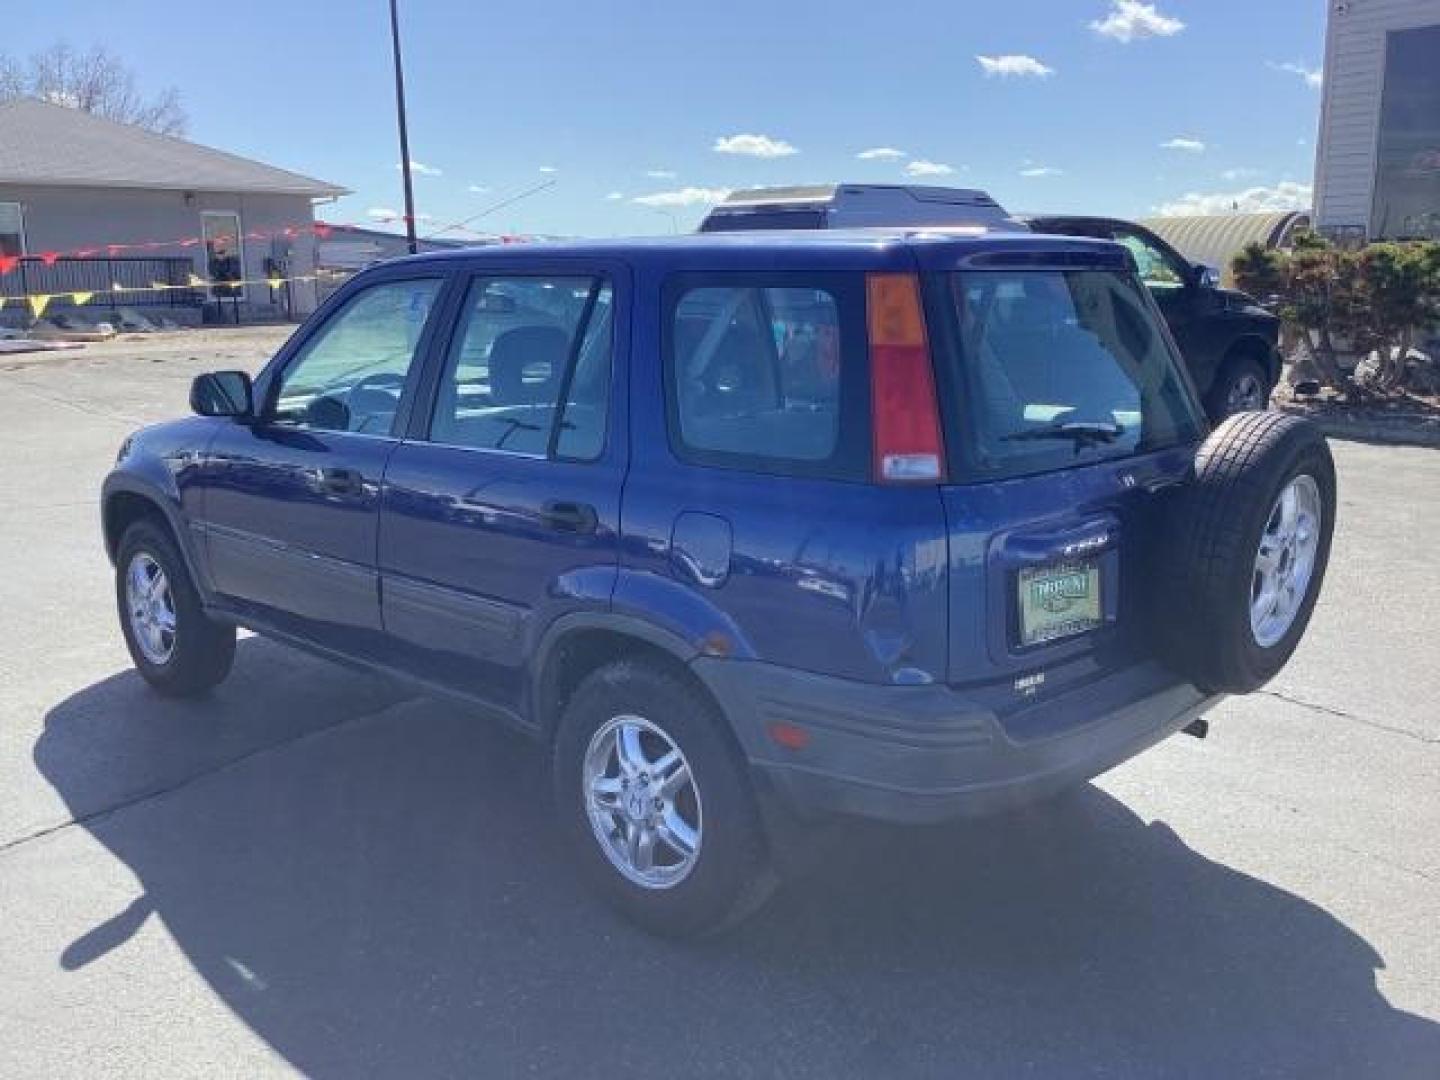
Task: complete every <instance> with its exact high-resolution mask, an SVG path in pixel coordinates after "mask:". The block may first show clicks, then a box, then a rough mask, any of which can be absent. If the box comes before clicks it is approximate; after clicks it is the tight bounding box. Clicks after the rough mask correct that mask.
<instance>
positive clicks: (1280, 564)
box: [1250, 473, 1323, 649]
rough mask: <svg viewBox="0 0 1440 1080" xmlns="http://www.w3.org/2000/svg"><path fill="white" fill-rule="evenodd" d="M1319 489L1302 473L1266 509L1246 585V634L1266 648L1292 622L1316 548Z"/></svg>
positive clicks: (1301, 597)
mask: <svg viewBox="0 0 1440 1080" xmlns="http://www.w3.org/2000/svg"><path fill="white" fill-rule="evenodd" d="M1322 513H1323V511H1322V510H1321V508H1320V487H1319V485H1318V484H1316V483H1315V479H1314V477H1312V476H1309V475H1306V474H1303V473H1302V474H1301V475H1299V476H1297V477H1295V478H1294V479H1293V480H1291V481H1290V483H1288V484H1286V485H1285V487H1284V489H1283V490H1282V491H1281V492H1280V495H1279V497H1278V498H1276V500H1275V505H1274V506H1273V507H1271V509H1270V516H1269V518H1268V519H1267V520H1266V522H1265V531H1264V532H1263V533H1261V534H1260V547H1259V550H1258V551H1257V552H1256V553H1255V571H1254V574H1253V576H1252V578H1251V583H1250V633H1251V634H1252V635H1253V636H1254V638H1255V644H1257V645H1259V646H1260V647H1261V648H1264V649H1268V648H1270V647H1271V646H1272V645H1275V644H1276V643H1277V642H1279V641H1280V639H1281V638H1283V637H1284V636H1285V634H1286V633H1287V632H1288V631H1289V629H1290V627H1291V625H1292V624H1293V623H1294V622H1295V616H1296V615H1297V614H1298V613H1299V611H1300V606H1301V604H1303V603H1304V602H1305V594H1306V592H1307V590H1308V589H1309V588H1310V578H1311V575H1313V574H1314V572H1315V555H1316V553H1317V551H1318V550H1319V548H1320V524H1321V520H1320V519H1321V515H1322Z"/></svg>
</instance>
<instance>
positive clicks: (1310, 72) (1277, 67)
mask: <svg viewBox="0 0 1440 1080" xmlns="http://www.w3.org/2000/svg"><path fill="white" fill-rule="evenodd" d="M1265 66H1266V67H1268V68H1269V69H1270V70H1271V71H1283V72H1285V73H1286V74H1287V75H1296V76H1299V77H1300V78H1302V79H1304V80H1305V85H1306V86H1308V87H1310V88H1311V89H1312V90H1319V89H1320V86H1321V84H1322V83H1324V82H1325V73H1324V72H1322V71H1321V70H1320V69H1319V68H1308V67H1306V66H1305V65H1304V64H1291V63H1284V64H1277V63H1275V62H1274V61H1273V60H1267V61H1266V62H1265Z"/></svg>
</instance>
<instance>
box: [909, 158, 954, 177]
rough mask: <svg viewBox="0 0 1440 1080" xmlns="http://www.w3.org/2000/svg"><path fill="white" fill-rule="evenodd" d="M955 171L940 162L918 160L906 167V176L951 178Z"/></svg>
mask: <svg viewBox="0 0 1440 1080" xmlns="http://www.w3.org/2000/svg"><path fill="white" fill-rule="evenodd" d="M954 171H955V170H954V169H953V168H951V167H950V166H949V165H945V164H943V163H941V162H939V161H926V160H925V159H924V158H916V159H915V160H914V161H912V162H909V163H908V164H907V165H906V166H905V175H906V176H949V175H950V174H951V173H953V172H954Z"/></svg>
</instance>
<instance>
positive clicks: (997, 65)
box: [975, 53, 1055, 79]
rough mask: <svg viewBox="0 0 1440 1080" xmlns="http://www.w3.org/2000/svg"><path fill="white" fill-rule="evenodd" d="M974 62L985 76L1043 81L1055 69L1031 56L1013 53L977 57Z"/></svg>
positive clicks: (1052, 73) (1053, 72)
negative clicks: (1019, 77)
mask: <svg viewBox="0 0 1440 1080" xmlns="http://www.w3.org/2000/svg"><path fill="white" fill-rule="evenodd" d="M975 59H976V60H978V61H979V62H980V66H981V67H982V68H984V69H985V74H986V75H1000V76H1002V77H1005V78H1009V77H1010V76H1011V75H1019V76H1033V77H1034V78H1037V79H1043V78H1045V77H1047V76H1049V75H1054V74H1055V69H1054V68H1052V67H1047V66H1046V65H1044V64H1042V63H1041V62H1040V61H1039V60H1036V59H1035V58H1034V57H1033V56H1023V55H1016V54H1014V53H1011V54H1007V55H1005V56H977V57H975Z"/></svg>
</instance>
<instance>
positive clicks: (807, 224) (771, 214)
mask: <svg viewBox="0 0 1440 1080" xmlns="http://www.w3.org/2000/svg"><path fill="white" fill-rule="evenodd" d="M824 227H825V211H824V210H821V209H816V208H810V207H793V208H791V207H781V208H776V209H744V210H723V209H722V210H713V211H711V213H710V216H709V217H707V218H706V219H705V220H704V221H702V222H701V223H700V231H701V232H750V231H755V232H760V231H763V230H766V229H823V228H824Z"/></svg>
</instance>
